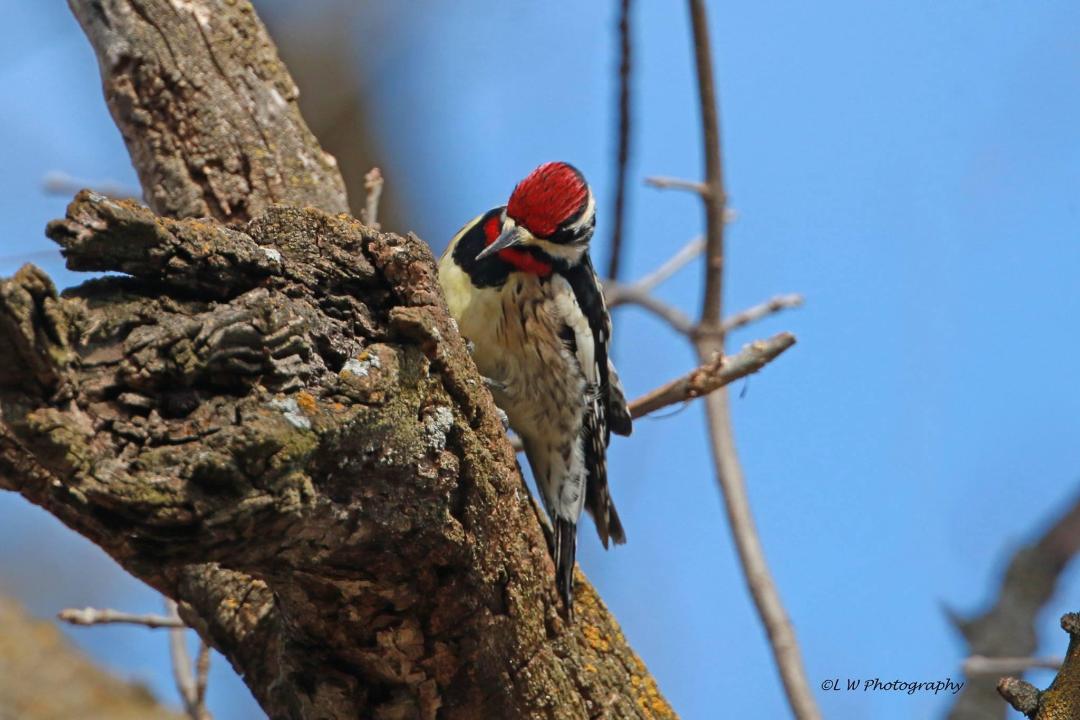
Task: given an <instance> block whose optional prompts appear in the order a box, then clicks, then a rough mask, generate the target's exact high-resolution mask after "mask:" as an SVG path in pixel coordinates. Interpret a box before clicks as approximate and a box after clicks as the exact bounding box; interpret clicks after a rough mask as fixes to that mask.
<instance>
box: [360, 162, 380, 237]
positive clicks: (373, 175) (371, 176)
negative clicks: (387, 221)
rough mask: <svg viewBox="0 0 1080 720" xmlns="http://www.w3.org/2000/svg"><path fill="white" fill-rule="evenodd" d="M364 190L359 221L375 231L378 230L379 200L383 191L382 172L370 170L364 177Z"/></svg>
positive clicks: (377, 169)
mask: <svg viewBox="0 0 1080 720" xmlns="http://www.w3.org/2000/svg"><path fill="white" fill-rule="evenodd" d="M364 190H365V191H366V199H365V201H364V214H363V217H362V218H361V220H363V221H364V224H365V225H370V226H371V227H373V228H375V229H376V230H378V229H379V198H381V197H382V191H383V176H382V171H380V170H379V168H371V170H369V171H368V173H367V174H366V175H364Z"/></svg>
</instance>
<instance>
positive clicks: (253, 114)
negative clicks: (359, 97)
mask: <svg viewBox="0 0 1080 720" xmlns="http://www.w3.org/2000/svg"><path fill="white" fill-rule="evenodd" d="M68 4H69V5H70V6H71V9H72V11H74V13H75V16H76V17H77V18H78V19H79V23H80V24H81V25H82V27H83V30H84V31H85V32H86V34H87V36H88V37H89V38H90V42H91V43H92V44H93V46H94V49H95V50H96V51H97V55H98V62H99V64H100V66H101V78H102V83H103V85H104V89H105V99H106V101H107V102H108V105H109V109H110V110H111V111H112V115H113V119H114V120H115V121H116V124H117V127H119V128H120V133H121V134H122V135H123V136H124V141H125V142H126V143H127V146H128V151H129V152H130V153H131V157H132V160H133V162H134V164H135V169H136V170H137V171H138V172H139V179H140V180H141V181H142V185H143V190H144V195H145V198H146V201H147V202H148V203H149V205H150V207H151V208H153V209H154V210H155V211H156V212H157V213H158V214H160V215H166V216H171V217H182V218H183V217H215V218H217V219H219V220H222V221H225V222H228V223H231V224H238V223H243V222H246V221H247V220H250V219H251V218H253V217H256V216H258V215H260V214H262V212H263V211H264V210H265V209H266V208H267V207H268V206H269V205H270V204H271V203H273V202H282V203H290V204H292V205H298V206H306V205H311V206H313V207H319V208H322V209H324V210H327V211H330V212H347V211H348V204H347V202H346V198H345V186H344V183H343V182H342V180H341V175H340V174H339V173H338V171H337V164H336V162H335V161H334V158H333V157H331V156H330V155H328V154H327V153H325V152H323V151H322V149H321V148H320V147H319V145H318V142H317V141H316V140H315V138H314V136H312V135H311V132H310V131H309V130H308V128H307V125H305V124H304V120H303V118H301V117H300V110H299V108H298V107H297V102H296V101H297V97H298V95H299V92H298V90H297V89H296V85H295V84H294V83H293V81H292V78H291V77H290V76H289V73H288V71H287V70H286V69H285V66H284V65H283V64H282V63H281V61H280V60H279V59H278V56H277V51H276V50H275V48H274V45H273V43H272V42H271V41H270V38H269V36H268V35H267V34H266V29H265V28H264V27H263V25H262V23H261V22H259V18H258V17H257V16H256V14H255V11H254V10H253V9H252V7H251V4H250V3H249V2H247V1H246V0H238V1H237V2H225V1H224V0H68Z"/></svg>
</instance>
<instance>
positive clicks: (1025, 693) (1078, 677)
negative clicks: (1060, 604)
mask: <svg viewBox="0 0 1080 720" xmlns="http://www.w3.org/2000/svg"><path fill="white" fill-rule="evenodd" d="M1061 629H1062V630H1064V631H1065V632H1067V633H1069V649H1068V651H1067V652H1066V653H1065V662H1064V663H1063V664H1062V666H1061V670H1059V671H1058V674H1057V677H1055V678H1054V682H1053V683H1051V684H1050V687H1048V688H1047V689H1046V690H1043V691H1041V692H1040V691H1039V690H1038V689H1037V688H1036V687H1035V686H1034V685H1032V684H1031V683H1028V682H1025V681H1023V680H1019V679H1017V678H1013V677H1007V678H1002V679H1001V680H1000V681H999V682H998V684H997V691H998V692H999V693H1000V694H1001V696H1002V697H1003V698H1005V700H1006V701H1007V702H1008V703H1009V704H1010V705H1012V706H1013V708H1014V709H1016V710H1017V711H1019V712H1022V713H1024V715H1026V716H1027V717H1029V718H1031V720H1072V719H1073V718H1077V717H1080V613H1068V614H1067V615H1064V616H1063V617H1062V618H1061Z"/></svg>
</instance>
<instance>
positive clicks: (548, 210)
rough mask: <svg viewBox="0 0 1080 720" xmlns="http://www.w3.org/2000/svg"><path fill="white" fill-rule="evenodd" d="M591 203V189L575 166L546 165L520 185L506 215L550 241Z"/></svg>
mask: <svg viewBox="0 0 1080 720" xmlns="http://www.w3.org/2000/svg"><path fill="white" fill-rule="evenodd" d="M588 199H589V186H588V185H587V184H586V183H585V178H584V177H582V175H581V173H580V172H578V171H577V168H575V167H574V166H573V165H570V164H569V163H564V162H549V163H544V164H543V165H541V166H540V167H538V168H536V169H535V170H533V171H532V172H531V173H529V175H528V177H526V178H525V179H524V180H522V181H521V182H519V183H518V184H517V187H515V188H514V192H513V193H512V194H511V195H510V202H509V203H508V204H507V206H506V214H507V215H509V216H510V217H511V218H513V219H514V221H515V222H517V224H518V225H521V226H522V227H524V228H525V229H526V230H528V231H529V232H531V233H532V234H533V235H536V236H537V237H549V236H550V235H552V234H554V233H555V231H556V230H558V229H559V226H560V225H562V224H563V223H565V222H566V221H567V220H569V219H570V218H572V217H574V215H576V214H578V213H579V212H580V211H581V210H582V208H584V207H585V203H586V202H588Z"/></svg>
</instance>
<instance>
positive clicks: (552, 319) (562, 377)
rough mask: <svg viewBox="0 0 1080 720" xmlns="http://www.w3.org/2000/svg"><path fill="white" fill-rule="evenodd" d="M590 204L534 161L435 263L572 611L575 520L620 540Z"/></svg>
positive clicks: (577, 183)
mask: <svg viewBox="0 0 1080 720" xmlns="http://www.w3.org/2000/svg"><path fill="white" fill-rule="evenodd" d="M595 224H596V202H595V200H594V199H593V194H592V191H591V190H590V189H589V186H588V184H587V183H586V182H585V178H584V177H582V175H581V173H580V172H578V170H577V169H576V168H574V167H573V166H571V165H569V164H567V163H561V162H556V163H546V164H544V165H541V166H540V167H538V168H537V169H536V170H534V171H533V172H532V173H530V174H529V176H528V177H526V178H525V179H524V180H522V181H521V182H520V183H518V185H517V187H515V188H514V191H513V193H512V194H511V195H510V200H509V202H508V203H507V204H506V205H505V206H502V207H497V208H494V209H492V210H489V211H487V212H486V213H484V214H483V215H480V216H479V217H477V218H475V219H473V220H472V221H471V222H470V223H469V224H467V225H466V226H465V227H464V228H462V229H461V230H460V231H459V232H458V234H457V235H455V236H454V239H453V240H452V241H451V242H450V245H449V247H447V249H446V252H445V254H444V255H443V257H442V259H441V260H440V261H439V279H440V282H441V283H442V286H443V290H444V292H445V293H446V300H447V303H448V305H449V307H450V312H451V314H452V315H453V316H454V318H455V320H457V323H458V326H459V328H460V329H461V334H462V335H463V336H464V337H465V338H466V339H467V340H469V341H470V342H471V343H472V345H473V357H474V359H475V360H476V365H477V367H478V368H479V370H480V372H481V373H482V374H483V375H484V376H485V377H486V378H488V379H489V381H490V386H491V389H492V394H493V396H494V398H495V403H496V404H497V405H498V406H499V407H500V408H502V409H503V411H504V412H506V415H507V417H508V419H509V421H510V426H511V427H512V428H513V429H514V431H515V432H516V433H517V434H518V435H519V436H520V437H521V441H522V443H523V445H524V447H525V455H526V457H528V459H529V465H530V466H531V467H532V470H533V476H534V477H535V479H536V486H537V488H538V489H539V490H540V495H541V497H542V499H543V502H544V507H545V509H546V510H547V512H548V515H549V516H550V517H551V519H552V521H553V525H554V544H555V574H556V586H557V587H558V590H559V594H560V595H561V596H562V598H563V601H564V603H565V604H566V609H567V613H568V615H569V616H571V617H572V613H573V583H574V555H575V551H576V543H577V521H578V518H579V517H580V516H581V509H582V507H583V506H584V507H585V508H586V509H587V510H588V511H589V513H590V514H592V516H593V519H594V520H595V522H596V529H597V531H598V532H599V534H600V540H601V541H602V542H603V543H604V547H605V548H606V547H607V545H608V540H609V539H610V540H613V541H614V542H616V543H623V542H626V534H625V533H624V531H623V527H622V523H621V522H620V521H619V516H618V514H617V513H616V512H615V505H614V504H613V503H612V501H611V495H610V494H609V492H608V483H607V469H606V465H605V455H606V452H607V446H608V442H609V440H610V436H611V433H612V432H615V433H618V434H620V435H629V434H630V430H631V422H630V414H629V412H628V410H627V407H626V399H625V397H624V396H623V391H622V387H621V386H620V383H619V379H618V376H617V375H616V374H615V370H614V368H613V367H612V366H611V363H610V361H609V359H608V344H609V343H610V341H611V318H610V316H609V315H608V311H607V307H606V306H605V304H604V296H603V294H602V292H601V289H600V282H599V280H598V279H597V277H596V273H595V272H594V270H593V265H592V261H591V260H590V259H589V240H590V239H591V238H592V234H593V228H594V226H595Z"/></svg>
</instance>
